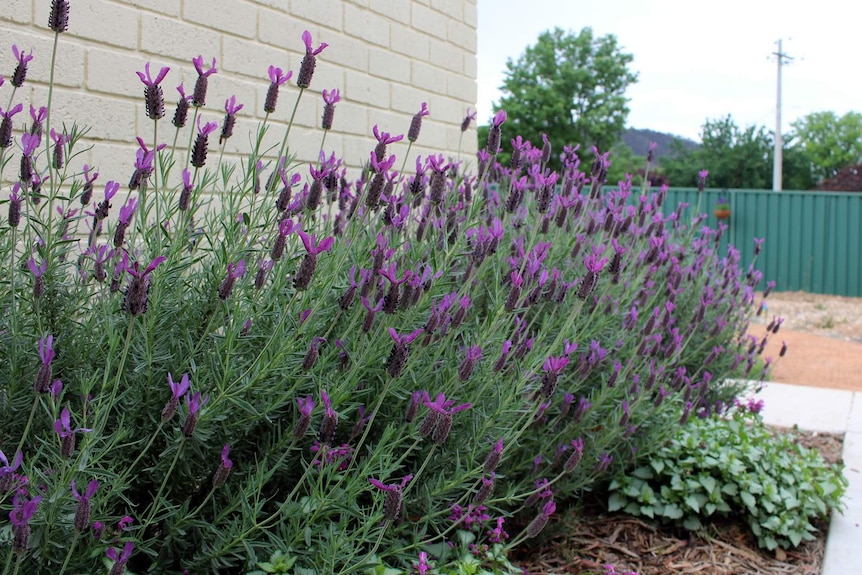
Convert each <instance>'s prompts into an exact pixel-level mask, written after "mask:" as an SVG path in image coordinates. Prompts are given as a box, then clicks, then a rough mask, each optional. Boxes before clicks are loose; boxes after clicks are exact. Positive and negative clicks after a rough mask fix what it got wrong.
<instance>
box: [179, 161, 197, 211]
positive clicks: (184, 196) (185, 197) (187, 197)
mask: <svg viewBox="0 0 862 575" xmlns="http://www.w3.org/2000/svg"><path fill="white" fill-rule="evenodd" d="M193 190H194V186H193V184H192V173H191V172H190V171H189V170H188V168H183V189H182V190H180V198H179V200H178V201H177V208H178V209H179V210H181V211H186V210H188V209H189V204H190V203H191V199H192V191H193Z"/></svg>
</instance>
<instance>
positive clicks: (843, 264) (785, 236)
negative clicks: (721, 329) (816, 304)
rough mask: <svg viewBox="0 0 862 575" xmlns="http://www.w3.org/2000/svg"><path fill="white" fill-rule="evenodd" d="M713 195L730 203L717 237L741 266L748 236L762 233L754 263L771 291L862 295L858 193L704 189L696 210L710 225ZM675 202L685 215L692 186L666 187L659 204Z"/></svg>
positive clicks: (694, 200)
mask: <svg viewBox="0 0 862 575" xmlns="http://www.w3.org/2000/svg"><path fill="white" fill-rule="evenodd" d="M635 189H637V188H635ZM719 196H726V197H727V198H728V199H729V200H730V207H731V215H730V218H729V219H727V220H725V222H724V223H726V224H727V226H728V229H727V231H726V232H725V234H724V237H723V239H722V243H723V244H724V245H726V243H727V242H730V243H732V244H733V245H734V246H736V247H737V248H738V249H739V250H740V251H741V252H742V262H743V264H744V265H746V266H747V265H748V263H749V262H751V260H752V258H753V257H754V241H753V240H754V238H764V239H765V240H766V242H765V243H764V245H763V251H762V252H761V254H760V256H758V258H757V263H756V264H755V267H756V268H757V269H758V270H760V271H761V272H763V275H764V277H765V278H766V280H772V281H775V282H776V287H775V289H776V290H777V291H796V290H803V291H807V292H812V293H823V294H833V295H843V296H853V297H862V231H860V228H862V194H853V193H828V192H796V191H783V192H773V191H767V190H721V191H719V190H706V191H704V192H703V194H702V197H701V198H700V210H701V211H702V212H706V213H708V214H709V217H708V220H707V223H708V224H709V225H711V226H713V227H715V226H716V225H717V224H718V223H719V222H718V220H717V219H716V218H715V216H714V215H713V213H712V212H713V207H714V206H715V203H716V201H717V200H718V197H719ZM679 202H687V203H688V204H689V207H688V208H687V210H686V212H684V213H685V214H686V215H687V216H688V217H689V218H691V217H692V216H693V214H694V210H695V207H696V206H697V205H698V193H697V190H695V189H687V188H670V189H669V190H668V194H667V200H666V201H665V203H664V206H663V209H664V210H665V211H666V213H670V212H671V211H673V210H674V209H676V206H677V205H678V204H679ZM722 247H723V246H722ZM764 285H765V281H764V284H762V285H761V286H760V287H761V289H762V288H763V286H764Z"/></svg>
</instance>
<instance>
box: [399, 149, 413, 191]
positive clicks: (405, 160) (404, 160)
mask: <svg viewBox="0 0 862 575" xmlns="http://www.w3.org/2000/svg"><path fill="white" fill-rule="evenodd" d="M412 148H413V142H410V143H409V144H407V151H406V152H404V159H402V160H401V171H400V172H398V181H399V182H401V180H403V179H404V167H405V166H406V165H407V158H408V157H409V156H410V150H411V149H412Z"/></svg>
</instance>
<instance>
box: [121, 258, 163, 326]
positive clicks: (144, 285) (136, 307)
mask: <svg viewBox="0 0 862 575" xmlns="http://www.w3.org/2000/svg"><path fill="white" fill-rule="evenodd" d="M166 259H167V258H166V257H165V256H159V257H157V258H156V259H154V260H153V261H151V262H150V263H149V264H148V265H147V267H146V268H144V270H143V271H141V269H140V266H139V264H138V262H135V263H134V264H132V265H131V266H129V265H128V264H126V265H125V266H124V269H125V271H126V272H127V273H128V274H129V275H130V276H132V279H131V281H129V287H128V288H126V297H125V298H124V299H123V309H124V310H125V311H126V313H128V314H129V315H132V316H136V315H141V314H143V313H146V311H147V304H148V303H149V293H150V274H151V273H153V271H155V269H156V268H157V267H159V265H161V263H162V262H163V261H165V260H166Z"/></svg>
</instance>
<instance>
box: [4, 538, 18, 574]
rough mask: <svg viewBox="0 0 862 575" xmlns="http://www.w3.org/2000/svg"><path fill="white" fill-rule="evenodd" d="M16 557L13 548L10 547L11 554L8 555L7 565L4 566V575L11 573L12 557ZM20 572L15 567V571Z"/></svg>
mask: <svg viewBox="0 0 862 575" xmlns="http://www.w3.org/2000/svg"><path fill="white" fill-rule="evenodd" d="M13 555H15V552H14V551H13V550H12V546H11V545H10V546H9V553H8V554H6V564H5V565H3V575H7V574H8V573H9V567H11V566H12V556H13ZM17 570H18V567H17V566H16V567H15V571H17Z"/></svg>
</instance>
